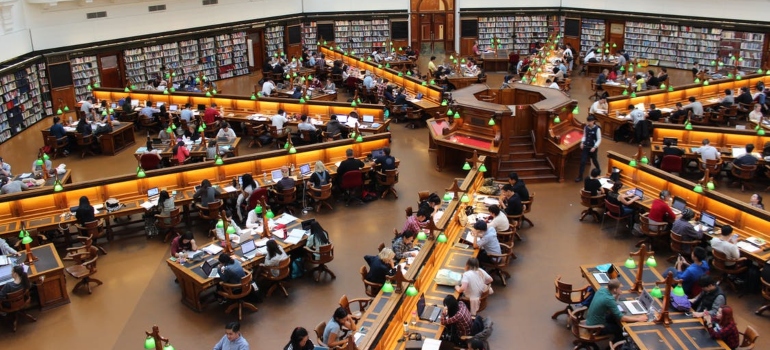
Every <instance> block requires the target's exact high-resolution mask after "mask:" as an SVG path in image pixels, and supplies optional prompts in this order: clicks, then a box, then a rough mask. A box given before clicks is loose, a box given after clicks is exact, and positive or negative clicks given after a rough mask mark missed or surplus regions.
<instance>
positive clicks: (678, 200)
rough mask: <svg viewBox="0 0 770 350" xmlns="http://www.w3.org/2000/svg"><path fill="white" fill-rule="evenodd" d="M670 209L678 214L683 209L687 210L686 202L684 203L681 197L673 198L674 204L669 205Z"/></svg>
mask: <svg viewBox="0 0 770 350" xmlns="http://www.w3.org/2000/svg"><path fill="white" fill-rule="evenodd" d="M671 207H672V208H674V209H676V210H678V211H679V213H681V212H683V211H684V210H685V208H687V201H685V200H684V199H683V198H682V197H674V202H673V203H671ZM676 210H675V211H676ZM679 213H677V214H679Z"/></svg>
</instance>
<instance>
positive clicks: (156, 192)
mask: <svg viewBox="0 0 770 350" xmlns="http://www.w3.org/2000/svg"><path fill="white" fill-rule="evenodd" d="M159 194H160V189H158V188H157V187H153V188H151V189H149V190H147V197H155V196H157V195H159Z"/></svg>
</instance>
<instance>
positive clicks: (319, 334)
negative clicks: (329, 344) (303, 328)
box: [314, 322, 326, 346]
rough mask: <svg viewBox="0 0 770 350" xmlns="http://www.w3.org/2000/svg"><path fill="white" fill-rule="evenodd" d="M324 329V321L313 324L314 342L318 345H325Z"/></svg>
mask: <svg viewBox="0 0 770 350" xmlns="http://www.w3.org/2000/svg"><path fill="white" fill-rule="evenodd" d="M324 330H326V322H321V323H319V324H318V325H317V326H315V329H314V331H315V337H316V344H317V345H319V346H326V344H325V343H324Z"/></svg>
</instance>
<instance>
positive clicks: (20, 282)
mask: <svg viewBox="0 0 770 350" xmlns="http://www.w3.org/2000/svg"><path fill="white" fill-rule="evenodd" d="M11 278H13V279H12V280H11V281H9V282H8V283H6V284H5V285H4V286H3V288H0V301H2V302H3V303H4V304H5V303H6V302H5V301H4V300H5V298H6V297H7V296H8V294H11V293H13V292H15V291H18V290H21V289H29V287H30V283H29V277H27V273H26V272H24V267H22V266H21V265H17V266H14V267H13V270H12V271H11ZM3 306H5V305H3ZM6 307H7V306H6Z"/></svg>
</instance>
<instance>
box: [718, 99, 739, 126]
mask: <svg viewBox="0 0 770 350" xmlns="http://www.w3.org/2000/svg"><path fill="white" fill-rule="evenodd" d="M719 115H720V116H721V118H722V119H723V120H724V122H725V123H726V124H727V126H730V123H731V122H732V121H736V122H737V121H738V106H737V105H735V104H733V105H732V106H730V107H722V108H720V109H719Z"/></svg>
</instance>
